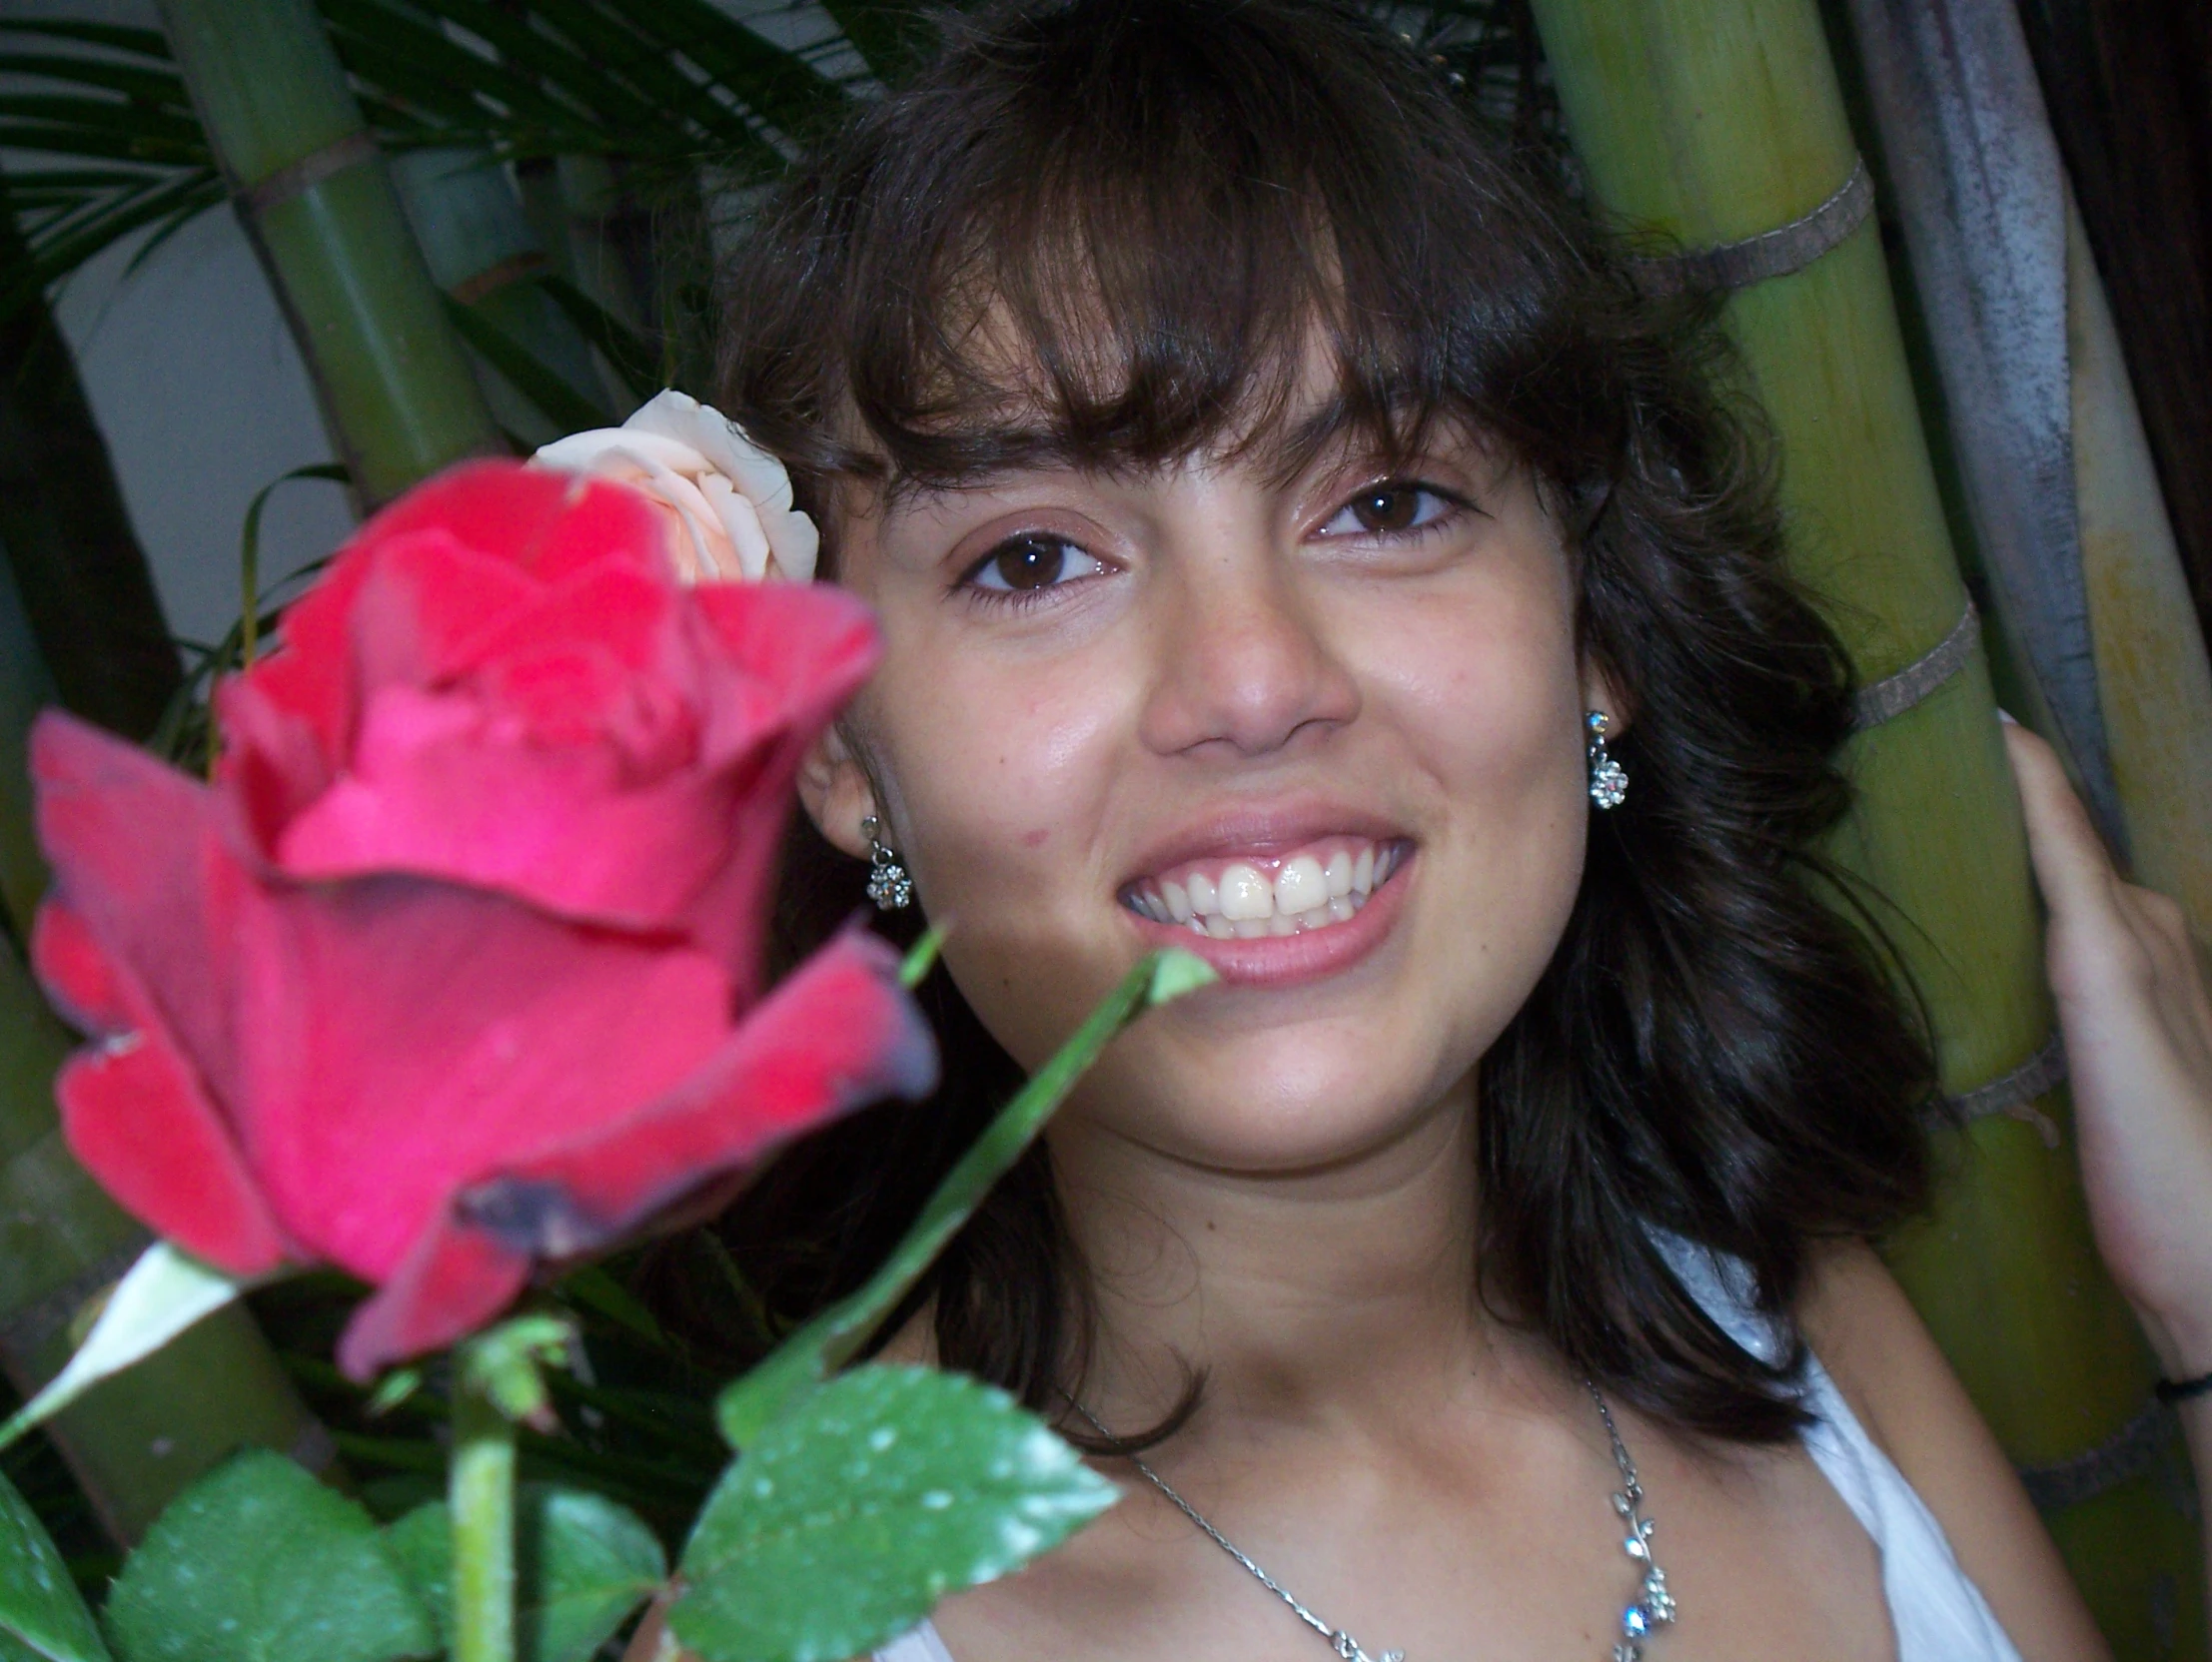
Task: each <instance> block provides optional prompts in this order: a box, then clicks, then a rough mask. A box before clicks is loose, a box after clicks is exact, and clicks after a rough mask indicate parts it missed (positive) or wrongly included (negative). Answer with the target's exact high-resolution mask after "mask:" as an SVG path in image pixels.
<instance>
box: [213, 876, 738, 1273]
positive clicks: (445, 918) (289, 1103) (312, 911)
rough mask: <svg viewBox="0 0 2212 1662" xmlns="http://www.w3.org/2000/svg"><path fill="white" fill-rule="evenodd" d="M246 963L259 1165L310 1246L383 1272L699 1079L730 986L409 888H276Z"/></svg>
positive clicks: (530, 914) (248, 1090)
mask: <svg viewBox="0 0 2212 1662" xmlns="http://www.w3.org/2000/svg"><path fill="white" fill-rule="evenodd" d="M250 899H251V904H249V905H247V906H245V907H243V908H242V909H241V915H240V920H239V926H238V929H237V934H236V940H235V942H234V944H233V945H232V946H231V947H230V948H229V949H228V950H229V951H231V952H232V953H233V954H234V955H235V956H236V957H237V958H238V960H239V962H240V965H241V969H240V977H241V1009H242V1016H241V1020H240V1023H239V1028H240V1037H239V1043H240V1047H241V1051H242V1053H243V1054H242V1058H241V1074H242V1078H243V1081H244V1085H243V1089H242V1090H241V1092H240V1093H239V1095H238V1097H237V1099H236V1101H235V1104H234V1114H235V1118H236V1121H237V1124H238V1128H239V1135H240V1139H241V1141H242V1142H243V1143H244V1145H245V1148H246V1153H247V1159H248V1162H249V1164H250V1165H251V1166H252V1168H253V1170H254V1172H255V1173H256V1175H257V1176H258V1178H259V1179H260V1182H261V1185H262V1189H263V1192H264V1193H265V1194H266V1195H267V1196H268V1197H269V1200H270V1204H271V1206H272V1207H273V1208H274V1209H275V1211H276V1213H277V1216H278V1219H279V1220H280V1222H281V1223H282V1225H283V1226H284V1227H285V1229H286V1230H287V1231H288V1232H289V1233H290V1234H291V1235H292V1236H293V1238H294V1239H296V1240H298V1241H299V1242H301V1243H302V1244H303V1245H304V1246H308V1247H310V1248H312V1249H313V1250H314V1251H316V1252H317V1253H318V1254H320V1255H322V1256H325V1257H328V1258H330V1259H332V1260H333V1261H335V1262H338V1263H340V1264H343V1265H344V1266H345V1267H347V1268H349V1269H351V1270H353V1271H354V1272H355V1273H356V1274H359V1275H362V1276H365V1277H367V1278H369V1279H372V1280H377V1279H382V1278H383V1277H385V1276H387V1275H390V1274H392V1273H393V1272H395V1270H396V1269H397V1268H398V1266H399V1264H400V1261H401V1259H402V1258H403V1257H404V1256H405V1254H406V1252H407V1250H408V1248H409V1246H411V1245H412V1243H413V1242H414V1241H415V1239H416V1238H417V1237H418V1236H419V1235H420V1234H421V1233H422V1232H423V1231H424V1230H425V1229H426V1228H428V1227H429V1225H430V1223H431V1221H432V1220H433V1219H434V1218H437V1217H439V1216H441V1215H442V1214H443V1212H444V1210H445V1207H446V1205H447V1202H448V1201H449V1199H450V1198H451V1196H452V1195H453V1194H454V1193H455V1192H456V1191H457V1190H459V1189H461V1188H463V1187H465V1186H467V1185H469V1184H471V1183H474V1182H477V1181H479V1180H481V1179H482V1178H483V1177H485V1176H486V1175H487V1174H488V1173H490V1172H492V1171H495V1170H498V1169H499V1168H500V1167H501V1165H502V1164H503V1163H504V1162H505V1160H506V1159H507V1158H508V1157H509V1156H511V1155H512V1154H513V1152H514V1151H515V1150H517V1149H519V1148H522V1149H529V1148H536V1147H539V1146H541V1145H542V1144H543V1143H545V1142H546V1141H547V1140H548V1139H552V1138H558V1137H564V1136H569V1135H573V1134H576V1133H580V1132H583V1131H586V1130H591V1129H595V1128H598V1127H601V1126H604V1125H607V1124H609V1123H612V1122H616V1121H618V1120H620V1119H621V1118H623V1117H625V1116H626V1115H628V1114H629V1113H631V1112H632V1111H633V1110H634V1108H635V1105H637V1104H638V1103H641V1102H649V1101H651V1100H653V1099H654V1098H655V1097H657V1096H658V1095H660V1094H661V1093H662V1092H664V1091H666V1090H668V1089H670V1088H671V1087H672V1086H673V1085H674V1084H675V1083H676V1082H678V1081H680V1080H682V1079H683V1078H685V1077H687V1076H688V1075H689V1074H690V1073H691V1072H692V1071H693V1070H695V1069H696V1068H697V1067H698V1066H699V1065H700V1063H701V1062H702V1061H703V1060H704V1059H705V1058H706V1057H708V1056H710V1055H712V1054H713V1052H714V1050H715V1049H716V1047H717V1046H718V1045H720V1044H721V1043H722V1040H723V1036H724V1035H725V1034H726V1033H727V1032H728V1030H729V1022H730V1014H731V997H730V985H729V980H728V977H727V976H726V975H725V974H724V973H723V972H722V971H721V970H720V969H719V968H718V967H717V966H716V965H715V964H713V963H712V962H711V961H710V960H708V959H707V958H706V957H704V956H703V955H701V954H699V953H698V952H696V951H693V950H691V949H689V948H688V947H687V946H686V945H684V944H683V943H682V942H681V941H679V940H672V939H670V938H668V937H638V936H630V935H621V934H615V933H611V932H608V931H605V930H600V929H591V928H580V927H574V926H571V925H567V924H563V923H561V922H558V921H557V920H554V919H551V918H548V917H546V916H545V915H543V914H542V913H539V912H536V911H533V910H532V909H530V908H528V907H526V906H524V905H521V904H519V903H517V902H515V901H512V900H510V899H508V898H506V897H505V896H501V895H495V894H488V893H484V892H482V891H478V890H473V889H465V888H461V887H458V886H455V885H450V884H443V883H437V882H431V881H425V880H421V879H416V878H407V877H386V878H358V879H355V880H352V881H350V882H345V883H339V884H332V885H318V886H312V887H311V886H303V887H299V888H289V887H287V888H281V889H270V890H266V891H256V892H255V893H254V894H253V895H252V896H251V897H250Z"/></svg>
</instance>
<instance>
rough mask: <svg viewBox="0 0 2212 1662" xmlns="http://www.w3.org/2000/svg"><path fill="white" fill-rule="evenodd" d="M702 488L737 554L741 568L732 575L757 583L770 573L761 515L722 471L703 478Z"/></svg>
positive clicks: (700, 482) (766, 542) (765, 536)
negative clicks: (761, 526) (722, 474)
mask: <svg viewBox="0 0 2212 1662" xmlns="http://www.w3.org/2000/svg"><path fill="white" fill-rule="evenodd" d="M699 489H700V491H701V493H702V494H704V496H705V497H706V500H707V504H708V506H710V507H711V508H712V509H713V511H714V515H715V518H716V519H717V521H718V522H719V523H720V525H721V529H722V534H723V535H724V536H725V537H727V538H728V539H729V545H730V548H731V550H732V552H734V553H735V555H736V556H737V571H736V572H734V573H732V575H738V576H741V577H743V579H744V580H745V581H746V582H752V583H756V582H759V581H760V580H761V579H762V578H764V577H766V576H767V574H768V560H769V557H770V556H769V552H768V538H767V533H766V532H764V531H763V530H761V528H760V515H759V514H758V513H756V512H754V511H753V505H752V503H751V502H749V501H747V500H746V499H745V497H744V495H743V494H742V493H741V492H740V491H738V490H737V488H736V487H735V486H733V485H732V484H731V483H730V482H729V480H727V479H725V478H723V477H722V476H721V475H720V474H719V473H709V474H708V475H707V476H706V477H705V478H703V479H701V480H700V481H699Z"/></svg>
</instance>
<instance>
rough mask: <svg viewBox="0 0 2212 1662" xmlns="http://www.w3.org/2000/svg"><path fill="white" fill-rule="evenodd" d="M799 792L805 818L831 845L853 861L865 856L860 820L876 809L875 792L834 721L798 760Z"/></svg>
mask: <svg viewBox="0 0 2212 1662" xmlns="http://www.w3.org/2000/svg"><path fill="white" fill-rule="evenodd" d="M798 794H799V805H800V806H801V807H802V808H804V809H805V810H806V817H807V818H808V819H810V820H812V821H813V822H814V829H815V830H817V831H819V832H820V833H821V834H822V836H823V837H825V838H826V839H827V840H828V842H829V844H830V846H831V847H833V848H838V849H842V850H843V851H844V852H845V853H847V854H849V855H851V856H852V857H853V858H854V859H856V860H864V859H866V858H867V856H868V839H867V838H866V837H864V836H862V835H861V834H860V822H861V821H862V820H864V819H866V818H867V817H868V816H869V815H870V814H872V813H874V812H875V811H876V807H875V791H874V789H873V787H871V786H870V785H869V783H868V775H867V770H866V769H865V768H863V767H862V766H861V765H860V763H859V760H858V759H857V758H856V757H855V756H854V755H853V753H852V747H851V746H850V745H849V744H847V743H846V742H845V735H844V734H843V733H842V732H841V731H839V730H838V728H837V726H836V724H835V723H832V724H831V725H829V726H827V727H825V728H823V729H822V731H821V736H820V737H818V738H817V739H815V740H814V742H813V743H812V744H811V745H809V746H808V747H807V751H806V756H805V758H804V759H803V760H802V761H801V762H800V763H799V775H798Z"/></svg>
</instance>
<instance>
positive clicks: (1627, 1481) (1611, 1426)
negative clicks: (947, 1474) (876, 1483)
mask: <svg viewBox="0 0 2212 1662" xmlns="http://www.w3.org/2000/svg"><path fill="white" fill-rule="evenodd" d="M1583 1383H1584V1384H1585V1385H1586V1386H1588V1387H1589V1389H1590V1399H1591V1400H1592V1401H1593V1402H1595V1403H1597V1404H1598V1417H1599V1418H1601V1419H1603V1420H1604V1421H1605V1422H1606V1437H1607V1440H1608V1441H1610V1442H1611V1443H1612V1444H1613V1463H1614V1464H1615V1465H1616V1466H1618V1467H1620V1468H1621V1487H1620V1488H1618V1489H1616V1490H1615V1491H1614V1494H1613V1510H1614V1514H1615V1516H1616V1517H1618V1518H1619V1519H1620V1520H1621V1522H1622V1524H1623V1525H1624V1526H1625V1527H1626V1528H1627V1530H1628V1534H1627V1535H1626V1536H1624V1537H1623V1539H1622V1542H1621V1550H1622V1551H1624V1552H1626V1553H1627V1554H1628V1555H1629V1556H1630V1557H1631V1558H1633V1559H1635V1560H1636V1561H1637V1562H1638V1563H1639V1564H1641V1565H1643V1566H1644V1573H1643V1579H1642V1582H1641V1584H1640V1585H1639V1587H1638V1588H1637V1596H1636V1597H1635V1598H1634V1599H1632V1600H1631V1601H1630V1602H1629V1606H1628V1608H1627V1609H1626V1610H1624V1611H1623V1612H1622V1615H1621V1642H1620V1643H1619V1644H1617V1645H1615V1646H1614V1647H1613V1662H1643V1657H1644V1642H1645V1640H1647V1639H1648V1638H1650V1637H1651V1636H1652V1634H1653V1632H1654V1631H1655V1630H1656V1629H1658V1628H1661V1627H1666V1626H1669V1625H1671V1624H1672V1622H1673V1620H1674V1596H1673V1594H1671V1593H1669V1592H1668V1591H1667V1590H1666V1572H1665V1571H1664V1570H1662V1569H1660V1568H1659V1565H1658V1564H1657V1563H1655V1562H1654V1561H1653V1558H1652V1531H1653V1530H1654V1529H1656V1528H1658V1526H1659V1520H1658V1519H1656V1518H1648V1517H1646V1516H1644V1514H1643V1506H1644V1485H1643V1484H1642V1483H1641V1482H1640V1481H1638V1479H1637V1474H1636V1462H1635V1461H1634V1460H1632V1459H1630V1458H1629V1445H1628V1444H1627V1443H1625V1442H1623V1441H1622V1440H1621V1428H1620V1427H1619V1426H1618V1425H1616V1424H1615V1423H1614V1421H1613V1409H1612V1408H1611V1407H1609V1406H1608V1405H1607V1403H1606V1398H1605V1394H1604V1393H1603V1392H1602V1391H1600V1390H1599V1388H1598V1385H1597V1381H1595V1380H1592V1379H1585V1380H1584V1381H1583ZM1068 1405H1069V1406H1070V1407H1072V1408H1074V1409H1075V1411H1076V1412H1077V1413H1079V1414H1081V1415H1082V1416H1083V1417H1084V1418H1085V1419H1087V1420H1089V1421H1090V1422H1091V1429H1093V1430H1094V1431H1096V1432H1097V1433H1098V1434H1099V1435H1100V1436H1102V1437H1104V1438H1106V1440H1107V1441H1109V1442H1112V1441H1114V1440H1115V1438H1114V1434H1113V1432H1111V1431H1109V1430H1107V1429H1106V1427H1105V1425H1104V1424H1103V1423H1102V1422H1101V1421H1100V1420H1099V1417H1098V1415H1096V1414H1094V1413H1092V1412H1091V1410H1090V1409H1088V1408H1086V1407H1084V1406H1083V1404H1082V1403H1080V1402H1078V1401H1077V1400H1076V1399H1075V1398H1074V1397H1072V1396H1070V1397H1069V1398H1068ZM1121 1458H1123V1459H1125V1460H1127V1461H1128V1462H1129V1463H1130V1464H1131V1465H1133V1466H1135V1467H1136V1468H1137V1470H1138V1471H1139V1472H1141V1473H1142V1474H1143V1475H1144V1477H1145V1479H1146V1480H1147V1481H1148V1482H1150V1483H1151V1485H1152V1486H1153V1487H1154V1488H1156V1489H1158V1490H1159V1491H1160V1492H1161V1493H1162V1494H1164V1495H1166V1496H1167V1498H1168V1499H1169V1501H1171V1502H1172V1503H1173V1504H1174V1506H1175V1509H1176V1510H1177V1511H1179V1512H1181V1513H1182V1514H1183V1515H1184V1516H1185V1517H1187V1518H1189V1519H1190V1520H1191V1522H1193V1523H1195V1524H1197V1525H1198V1527H1199V1528H1200V1529H1202V1530H1204V1531H1205V1532H1206V1536H1207V1538H1208V1539H1209V1540H1211V1541H1212V1542H1213V1543H1214V1545H1216V1546H1218V1547H1220V1548H1221V1550H1222V1551H1224V1552H1226V1553H1228V1554H1229V1556H1230V1557H1232V1558H1234V1559H1235V1560H1236V1561H1237V1562H1238V1563H1239V1564H1241V1565H1243V1566H1244V1568H1245V1569H1246V1570H1247V1571H1248V1572H1250V1574H1251V1575H1252V1577H1253V1579H1254V1580H1256V1581H1258V1582H1259V1584H1260V1585H1261V1586H1263V1587H1265V1588H1266V1589H1267V1590H1268V1591H1269V1592H1271V1593H1273V1594H1274V1595H1275V1596H1276V1597H1277V1598H1279V1599H1281V1600H1282V1601H1283V1602H1284V1603H1285V1604H1287V1605H1289V1606H1290V1609H1291V1614H1292V1615H1294V1616H1296V1617H1297V1618H1298V1619H1299V1620H1300V1621H1302V1622H1304V1623H1305V1624H1306V1625H1307V1626H1308V1627H1310V1628H1312V1629H1313V1630H1314V1631H1315V1632H1316V1633H1318V1634H1320V1635H1321V1637H1322V1638H1323V1639H1325V1640H1327V1641H1328V1644H1329V1648H1330V1649H1331V1650H1333V1651H1335V1652H1336V1653H1337V1655H1338V1656H1339V1657H1341V1658H1342V1659H1343V1662H1406V1653H1405V1652H1404V1651H1402V1650H1386V1651H1384V1652H1383V1653H1382V1655H1380V1656H1370V1655H1368V1653H1367V1652H1366V1651H1365V1650H1363V1649H1362V1648H1361V1647H1360V1642H1359V1640H1357V1639H1355V1638H1353V1637H1352V1635H1351V1634H1349V1633H1347V1632H1346V1631H1345V1630H1344V1629H1343V1628H1341V1627H1332V1626H1331V1625H1330V1624H1329V1623H1327V1622H1325V1621H1323V1620H1322V1619H1321V1618H1320V1617H1319V1616H1317V1615H1315V1614H1314V1613H1313V1612H1312V1611H1311V1610H1309V1609H1307V1608H1306V1606H1305V1605H1303V1604H1301V1603H1300V1602H1299V1601H1298V1598H1297V1595H1296V1594H1294V1593H1292V1592H1291V1590H1290V1589H1289V1588H1288V1587H1286V1586H1284V1585H1283V1584H1282V1583H1281V1582H1280V1581H1278V1580H1276V1579H1275V1577H1273V1576H1272V1575H1270V1574H1268V1573H1267V1571H1265V1570H1263V1569H1262V1568H1260V1566H1259V1565H1258V1564H1255V1563H1254V1562H1253V1561H1252V1560H1251V1559H1250V1558H1248V1557H1246V1556H1245V1555H1244V1553H1243V1552H1242V1551H1240V1550H1239V1549H1238V1547H1237V1545H1236V1543H1235V1542H1233V1541H1231V1540H1230V1539H1229V1537H1228V1536H1226V1535H1224V1534H1223V1533H1222V1532H1221V1531H1220V1530H1218V1529H1216V1528H1215V1527H1214V1526H1213V1525H1212V1524H1211V1523H1208V1522H1207V1521H1206V1516H1205V1514H1204V1513H1203V1512H1201V1511H1199V1509H1198V1508H1197V1507H1196V1506H1193V1505H1192V1504H1191V1503H1190V1502H1189V1501H1187V1500H1185V1499H1184V1498H1183V1497H1182V1496H1181V1495H1179V1494H1177V1493H1176V1492H1175V1490H1174V1488H1173V1486H1172V1485H1170V1484H1169V1482H1168V1480H1167V1479H1166V1478H1165V1477H1162V1476H1161V1475H1160V1474H1159V1473H1158V1472H1156V1471H1154V1470H1153V1469H1152V1468H1151V1467H1150V1466H1148V1465H1146V1464H1145V1463H1144V1461H1143V1460H1142V1459H1140V1458H1139V1457H1138V1456H1137V1455H1135V1454H1124V1455H1122V1456H1121Z"/></svg>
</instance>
